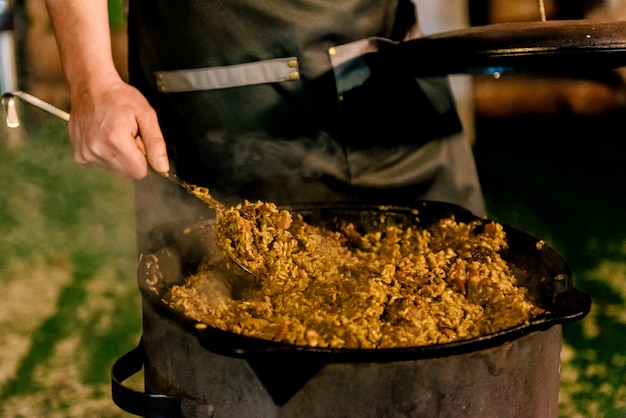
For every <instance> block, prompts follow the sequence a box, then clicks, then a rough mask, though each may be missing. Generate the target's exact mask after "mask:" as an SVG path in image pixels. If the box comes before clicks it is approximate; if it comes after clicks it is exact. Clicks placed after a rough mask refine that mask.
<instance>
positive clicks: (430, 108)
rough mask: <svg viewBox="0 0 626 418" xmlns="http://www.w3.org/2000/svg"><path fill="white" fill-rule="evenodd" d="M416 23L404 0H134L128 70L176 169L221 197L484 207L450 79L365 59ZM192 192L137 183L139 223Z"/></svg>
mask: <svg viewBox="0 0 626 418" xmlns="http://www.w3.org/2000/svg"><path fill="white" fill-rule="evenodd" d="M418 35H419V34H418V29H417V16H416V12H415V9H414V5H413V3H412V2H411V1H410V0H342V1H336V0H315V1H311V0H309V1H306V0H223V1H215V0H181V1H171V0H170V1H167V0H131V2H130V10H129V41H130V74H131V82H132V83H133V84H134V85H135V86H137V87H138V88H139V89H140V90H141V91H142V92H143V93H144V94H145V95H146V97H147V98H148V100H149V101H150V102H151V104H152V105H153V106H154V107H155V109H156V110H157V112H158V115H159V121H160V123H161V128H162V130H163V133H164V136H165V138H166V142H167V144H168V152H169V156H170V159H171V162H172V166H173V167H174V169H175V171H176V172H177V173H178V175H179V176H180V177H182V178H184V179H185V180H187V181H188V182H191V183H195V184H198V185H203V186H206V187H209V188H210V189H211V191H212V193H213V194H214V195H215V196H216V197H217V198H219V199H221V200H223V201H225V203H236V202H238V201H241V200H242V199H248V200H257V199H261V200H266V201H273V202H276V203H279V204H288V203H295V202H305V201H332V200H335V201H336V200H351V201H374V202H377V203H393V202H395V201H398V200H403V201H408V200H412V199H415V200H417V199H431V200H442V201H449V202H453V203H457V204H460V205H462V206H465V207H467V208H469V209H470V210H472V211H474V212H475V213H477V214H478V215H483V214H484V206H483V201H482V196H481V192H480V187H479V183H478V178H477V175H476V169H475V166H474V161H473V157H472V153H471V148H470V145H469V143H468V141H467V139H466V138H465V137H464V136H463V135H462V132H461V125H460V122H459V119H458V117H457V114H456V111H455V108H454V102H453V99H452V97H451V94H450V91H449V86H448V84H447V80H445V79H416V78H414V77H412V76H411V75H410V74H404V73H403V71H402V69H398V68H377V69H375V70H372V69H369V68H367V66H365V65H363V61H362V60H361V59H360V54H361V53H365V52H370V51H371V50H373V49H376V47H377V46H378V45H379V44H383V45H384V43H385V42H389V41H401V40H403V39H407V38H411V37H415V36H418ZM161 186H162V187H161ZM162 188H164V189H165V190H162ZM190 200H192V199H190V198H189V197H188V196H184V193H183V194H181V193H179V191H178V190H173V189H171V188H170V187H169V185H168V186H165V185H164V184H163V182H162V181H161V179H159V178H155V177H151V178H149V179H147V180H144V181H141V182H139V183H138V202H137V204H138V222H139V223H140V225H139V226H140V229H141V227H142V225H141V224H145V225H143V227H148V228H149V227H150V226H151V225H152V224H155V223H159V222H161V221H163V220H164V219H176V218H181V217H186V216H191V215H192V214H193V216H195V215H196V214H198V213H202V212H203V211H204V212H205V213H206V212H208V211H207V209H206V208H205V207H199V206H198V205H196V204H195V203H192V202H190ZM187 202H188V203H190V205H191V207H188V206H187V205H186V203H187ZM183 203H185V204H184V205H183Z"/></svg>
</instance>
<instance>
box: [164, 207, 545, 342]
mask: <svg viewBox="0 0 626 418" xmlns="http://www.w3.org/2000/svg"><path fill="white" fill-rule="evenodd" d="M216 234H217V236H218V237H219V239H220V240H221V242H220V247H222V248H223V249H224V251H225V252H226V253H227V254H228V255H229V256H231V257H236V258H237V259H239V260H242V261H244V263H245V264H246V265H247V266H249V267H250V269H251V270H252V271H253V272H254V273H255V275H254V276H251V278H250V280H249V282H248V283H247V284H246V285H245V286H243V287H242V286H241V283H239V284H237V285H236V286H235V285H233V283H231V282H228V283H226V282H225V281H224V279H223V277H224V276H223V275H219V274H214V269H215V266H214V265H213V264H214V261H212V260H207V262H206V263H205V264H204V265H202V266H201V267H200V269H199V271H198V272H197V274H194V275H192V276H190V277H188V279H187V281H186V282H185V283H184V284H183V285H180V286H178V285H177V286H173V287H172V288H171V291H170V295H169V296H170V298H169V300H168V301H167V303H169V304H170V305H171V306H172V307H174V308H176V309H179V310H181V311H182V312H183V313H184V314H185V315H186V316H188V317H191V318H193V319H195V320H197V321H199V322H201V323H205V324H208V325H210V326H213V327H216V328H220V329H223V330H227V331H231V332H235V333H240V334H244V335H247V336H252V337H258V338H264V339H269V340H273V341H280V342H286V343H291V344H297V345H304V346H312V347H332V348H390V347H410V346H422V345H430V344H440V343H447V342H452V341H455V340H461V339H467V338H473V337H477V336H480V335H486V334H489V333H493V332H496V331H500V330H504V329H508V328H510V327H514V326H516V325H521V324H527V323H528V322H529V321H530V320H531V319H532V318H533V317H535V316H536V315H539V314H540V313H542V312H543V311H542V309H540V308H539V307H537V306H535V305H534V304H533V303H532V302H531V301H530V300H529V299H528V297H527V290H526V289H525V288H523V287H518V286H517V281H516V279H515V277H514V275H513V273H512V271H511V269H510V267H509V266H508V264H507V263H506V261H505V260H503V259H502V257H501V255H500V251H501V250H503V249H505V248H507V243H506V236H505V231H504V229H503V227H502V225H500V224H499V223H496V222H488V223H485V222H484V221H481V220H476V221H473V222H469V223H463V222H457V221H456V220H455V218H454V217H450V218H445V219H441V220H440V221H439V222H437V223H435V224H434V225H432V226H429V227H428V228H418V227H409V228H401V227H398V226H392V225H389V226H387V227H386V228H385V230H384V231H383V232H371V233H366V234H361V233H359V232H358V231H357V230H356V228H355V226H354V225H352V224H349V223H346V224H344V225H342V226H341V227H340V228H338V229H337V230H333V231H331V230H327V229H324V228H321V227H317V226H313V225H310V224H307V223H306V222H304V221H303V220H302V218H301V217H296V219H292V216H291V214H290V213H289V212H287V211H284V210H283V211H281V210H278V209H277V208H276V206H275V205H273V204H270V203H264V202H257V203H250V202H245V203H243V204H240V205H238V206H236V207H233V208H230V209H229V210H227V211H226V213H225V214H224V217H223V218H222V219H221V220H220V221H219V222H218V224H217V225H216Z"/></svg>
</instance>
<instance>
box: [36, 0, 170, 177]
mask: <svg viewBox="0 0 626 418" xmlns="http://www.w3.org/2000/svg"><path fill="white" fill-rule="evenodd" d="M46 5H47V7H48V13H49V15H50V20H51V22H52V27H53V29H54V34H55V37H56V40H57V44H58V46H59V53H60V55H61V62H62V64H63V70H64V72H65V76H66V78H67V81H68V83H69V85H70V95H71V112H70V113H71V116H70V122H69V135H70V139H71V141H72V144H73V146H74V158H75V160H76V161H77V162H78V163H80V164H94V165H98V166H101V167H106V168H109V169H111V170H114V171H118V172H121V173H126V174H128V175H130V176H132V177H134V178H136V179H140V178H143V177H145V176H146V174H148V166H150V167H152V168H153V169H154V170H156V171H159V172H167V171H169V162H168V159H167V153H166V148H165V142H164V141H163V134H162V133H161V128H160V127H159V123H158V120H157V116H156V112H155V111H154V109H153V108H152V107H151V106H150V105H149V103H148V101H147V100H146V98H145V97H144V96H143V95H142V94H141V93H140V92H139V91H138V90H136V89H135V88H133V87H131V86H130V85H128V84H126V83H125V82H124V80H122V78H121V77H120V75H119V74H118V72H117V70H116V68H115V64H114V62H113V57H112V53H111V33H110V29H109V19H108V2H107V1H106V0H46Z"/></svg>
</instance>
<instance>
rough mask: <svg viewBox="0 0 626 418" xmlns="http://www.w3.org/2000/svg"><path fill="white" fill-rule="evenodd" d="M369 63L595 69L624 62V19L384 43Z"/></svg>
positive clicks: (490, 70) (424, 70) (457, 69)
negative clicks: (392, 43)
mask: <svg viewBox="0 0 626 418" xmlns="http://www.w3.org/2000/svg"><path fill="white" fill-rule="evenodd" d="M377 55H378V56H376V57H374V56H373V55H372V56H370V58H371V59H372V65H374V66H375V65H384V66H385V67H387V68H390V67H393V68H401V69H404V70H405V71H410V72H412V73H413V74H415V75H417V76H433V75H444V74H460V73H469V74H480V73H487V74H494V73H505V72H540V73H590V72H591V73H597V72H598V71H606V70H612V69H616V68H619V67H622V66H626V21H616V22H600V21H592V20H554V21H533V22H514V23H498V24H491V25H484V26H476V27H471V28H467V29H462V30H456V31H449V32H442V33H438V34H434V35H431V36H426V37H423V38H418V39H413V40H410V41H406V42H401V43H399V44H395V45H390V46H389V47H388V48H385V49H384V50H383V51H381V52H380V53H379V54H377Z"/></svg>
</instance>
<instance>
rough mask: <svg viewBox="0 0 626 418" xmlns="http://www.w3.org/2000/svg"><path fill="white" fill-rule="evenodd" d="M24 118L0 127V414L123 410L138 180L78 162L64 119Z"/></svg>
mask: <svg viewBox="0 0 626 418" xmlns="http://www.w3.org/2000/svg"><path fill="white" fill-rule="evenodd" d="M22 113H25V114H24V115H22V116H23V118H24V119H25V120H23V121H22V122H23V124H22V125H23V126H24V127H25V128H19V130H17V131H9V130H7V129H6V128H4V127H2V128H0V202H2V206H0V285H1V286H2V287H3V288H4V289H5V290H7V289H8V293H10V294H11V295H12V296H13V297H12V298H11V300H5V301H4V302H3V305H2V307H0V327H1V328H2V331H3V334H4V337H5V338H4V341H3V344H2V345H1V346H0V416H25V417H27V416H28V417H31V416H62V417H69V416H76V417H83V416H123V415H122V414H121V412H120V411H119V410H118V409H117V408H116V407H115V406H114V405H113V404H112V401H111V396H110V389H109V387H110V368H111V365H112V363H113V361H114V360H115V359H116V358H117V357H119V356H120V355H122V354H123V353H124V352H126V351H128V350H129V349H131V348H132V347H133V346H134V345H135V344H136V343H137V341H138V339H139V336H140V334H141V307H140V295H139V292H138V290H137V287H136V282H135V275H134V272H135V269H136V260H137V255H136V250H135V235H134V234H135V230H134V212H133V196H132V182H131V181H130V180H128V179H125V178H123V177H121V176H118V175H115V174H112V173H108V172H106V171H104V170H100V169H95V168H88V167H82V166H79V165H77V164H75V163H74V162H73V160H72V157H71V150H70V146H69V142H68V139H67V136H66V132H65V130H66V126H65V124H64V123H63V122H61V121H56V120H50V119H51V118H50V117H47V116H44V115H39V114H30V113H29V112H28V111H27V110H26V109H23V112H22ZM31 113H32V111H31ZM29 118H30V119H29ZM18 136H19V137H20V138H15V137H18Z"/></svg>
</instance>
